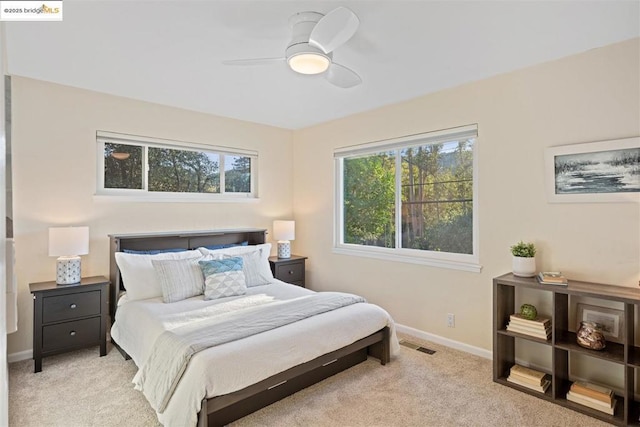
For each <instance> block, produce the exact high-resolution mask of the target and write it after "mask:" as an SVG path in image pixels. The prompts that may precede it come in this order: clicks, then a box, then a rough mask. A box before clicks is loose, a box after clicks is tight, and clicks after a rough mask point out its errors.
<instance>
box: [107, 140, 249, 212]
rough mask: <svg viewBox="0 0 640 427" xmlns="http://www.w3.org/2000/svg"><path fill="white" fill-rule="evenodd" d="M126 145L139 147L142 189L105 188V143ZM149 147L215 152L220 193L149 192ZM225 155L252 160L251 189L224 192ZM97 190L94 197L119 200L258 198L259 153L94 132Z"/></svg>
mask: <svg viewBox="0 0 640 427" xmlns="http://www.w3.org/2000/svg"><path fill="white" fill-rule="evenodd" d="M106 143H111V144H126V145H132V146H139V147H142V149H143V150H142V151H143V152H142V160H143V165H142V166H141V167H142V169H143V174H142V187H143V188H141V189H130V188H105V186H104V184H105V179H104V173H105V171H104V168H105V162H104V149H105V144H106ZM149 148H169V149H173V150H181V151H196V152H207V153H210V154H216V155H218V159H219V160H218V170H219V174H220V192H219V193H195V192H194V193H188V192H184V193H183V192H165V191H149V182H148V180H149V162H148V159H149ZM225 156H240V157H249V158H250V159H251V166H250V167H251V180H250V186H251V191H250V192H248V193H240V192H226V191H225V178H224V176H225V170H224V168H225V164H224V163H225ZM96 159H97V162H96V165H97V168H96V193H95V197H97V198H103V197H104V198H107V199H109V200H122V201H158V202H166V201H177V202H224V201H232V202H243V201H244V202H251V201H257V200H258V152H257V151H255V150H246V149H240V148H231V147H223V146H214V145H206V144H197V143H193V142H184V141H173V140H165V139H159V138H150V137H144V136H137V135H126V134H120V133H115V132H105V131H97V132H96Z"/></svg>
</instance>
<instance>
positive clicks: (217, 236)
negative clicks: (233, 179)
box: [109, 228, 267, 322]
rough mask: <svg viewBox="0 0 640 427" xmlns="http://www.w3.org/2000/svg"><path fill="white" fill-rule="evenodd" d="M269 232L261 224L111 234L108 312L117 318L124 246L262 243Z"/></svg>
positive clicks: (166, 247)
mask: <svg viewBox="0 0 640 427" xmlns="http://www.w3.org/2000/svg"><path fill="white" fill-rule="evenodd" d="M266 234H267V230H265V229H258V228H247V229H232V230H208V231H182V232H158V233H135V234H110V235H109V240H110V248H111V249H110V251H109V279H110V280H111V290H110V292H109V313H110V315H111V321H112V322H113V321H114V320H115V314H116V308H117V302H118V297H119V295H120V292H121V291H122V290H124V287H123V284H122V279H121V277H120V270H119V269H118V266H117V264H116V255H115V254H116V252H122V251H124V250H125V249H130V250H135V251H149V250H154V249H173V248H184V249H196V248H198V247H200V246H209V245H224V244H232V243H242V242H244V241H247V242H249V244H250V245H259V244H261V243H265V242H266Z"/></svg>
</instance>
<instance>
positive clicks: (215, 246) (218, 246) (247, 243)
mask: <svg viewBox="0 0 640 427" xmlns="http://www.w3.org/2000/svg"><path fill="white" fill-rule="evenodd" d="M234 246H249V241H248V240H245V241H244V242H242V243H223V244H221V245H209V246H202V247H203V248H207V249H209V250H212V251H214V250H216V249H225V248H232V247H234Z"/></svg>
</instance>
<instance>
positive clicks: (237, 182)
mask: <svg viewBox="0 0 640 427" xmlns="http://www.w3.org/2000/svg"><path fill="white" fill-rule="evenodd" d="M224 190H225V191H226V192H228V193H249V192H251V157H246V156H230V155H225V156H224Z"/></svg>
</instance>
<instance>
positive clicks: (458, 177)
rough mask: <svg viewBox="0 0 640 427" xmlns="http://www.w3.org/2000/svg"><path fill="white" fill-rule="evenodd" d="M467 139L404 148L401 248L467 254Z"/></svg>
mask: <svg viewBox="0 0 640 427" xmlns="http://www.w3.org/2000/svg"><path fill="white" fill-rule="evenodd" d="M472 148H473V140H472V139H467V140H464V141H452V142H447V143H443V144H431V145H425V146H419V147H411V148H405V149H403V150H402V151H401V158H402V247H403V248H409V249H421V250H427V251H439V252H451V253H458V254H472V253H473V151H472Z"/></svg>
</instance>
